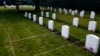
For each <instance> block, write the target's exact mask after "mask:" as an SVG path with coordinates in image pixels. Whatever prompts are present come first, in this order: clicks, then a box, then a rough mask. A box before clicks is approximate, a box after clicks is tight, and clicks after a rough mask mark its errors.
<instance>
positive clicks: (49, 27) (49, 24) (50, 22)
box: [48, 20, 54, 30]
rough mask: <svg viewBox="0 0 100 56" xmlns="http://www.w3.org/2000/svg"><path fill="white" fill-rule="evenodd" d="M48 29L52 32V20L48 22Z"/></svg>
mask: <svg viewBox="0 0 100 56" xmlns="http://www.w3.org/2000/svg"><path fill="white" fill-rule="evenodd" d="M48 29H50V30H54V21H53V20H49V21H48Z"/></svg>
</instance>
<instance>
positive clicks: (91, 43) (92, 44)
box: [25, 12, 100, 53]
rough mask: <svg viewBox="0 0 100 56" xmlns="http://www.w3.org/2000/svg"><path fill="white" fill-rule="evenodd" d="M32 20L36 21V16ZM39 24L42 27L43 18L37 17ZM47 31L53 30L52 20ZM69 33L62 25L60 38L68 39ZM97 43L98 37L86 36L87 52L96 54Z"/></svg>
mask: <svg viewBox="0 0 100 56" xmlns="http://www.w3.org/2000/svg"><path fill="white" fill-rule="evenodd" d="M26 16H27V12H25V17H26ZM33 20H34V21H36V15H35V14H34V15H33ZM73 20H75V21H79V18H74V19H73ZM73 22H74V21H73ZM74 23H75V22H74ZM91 23H92V25H93V23H94V22H93V21H92V22H91ZM39 24H40V25H43V17H39ZM77 24H78V23H76V24H75V25H76V26H77ZM48 29H49V30H52V31H53V30H54V21H53V20H49V21H48ZM69 33H70V27H69V26H68V25H62V28H61V36H62V37H63V38H65V39H68V38H69ZM99 42H100V38H99V37H98V36H95V35H93V34H88V35H87V36H86V42H85V48H86V49H88V50H89V51H91V52H93V53H97V52H98V48H99Z"/></svg>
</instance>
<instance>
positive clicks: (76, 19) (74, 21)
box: [73, 18, 79, 27]
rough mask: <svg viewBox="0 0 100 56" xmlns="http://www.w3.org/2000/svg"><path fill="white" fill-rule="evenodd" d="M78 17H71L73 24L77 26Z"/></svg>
mask: <svg viewBox="0 0 100 56" xmlns="http://www.w3.org/2000/svg"><path fill="white" fill-rule="evenodd" d="M78 24H79V18H73V26H75V27H78Z"/></svg>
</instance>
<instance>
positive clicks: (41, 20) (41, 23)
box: [39, 17, 43, 25]
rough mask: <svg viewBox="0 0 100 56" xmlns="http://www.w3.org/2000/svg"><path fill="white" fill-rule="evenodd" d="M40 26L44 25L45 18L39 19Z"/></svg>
mask: <svg viewBox="0 0 100 56" xmlns="http://www.w3.org/2000/svg"><path fill="white" fill-rule="evenodd" d="M39 24H40V25H43V17H39Z"/></svg>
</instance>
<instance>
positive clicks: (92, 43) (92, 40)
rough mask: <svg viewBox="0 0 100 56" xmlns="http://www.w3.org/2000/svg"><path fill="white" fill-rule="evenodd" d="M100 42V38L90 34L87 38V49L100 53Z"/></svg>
mask: <svg viewBox="0 0 100 56" xmlns="http://www.w3.org/2000/svg"><path fill="white" fill-rule="evenodd" d="M99 41H100V39H99V37H97V36H95V35H92V34H88V35H87V36H86V43H85V48H86V49H88V50H89V51H91V52H93V53H95V54H96V53H97V52H98V47H99Z"/></svg>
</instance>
